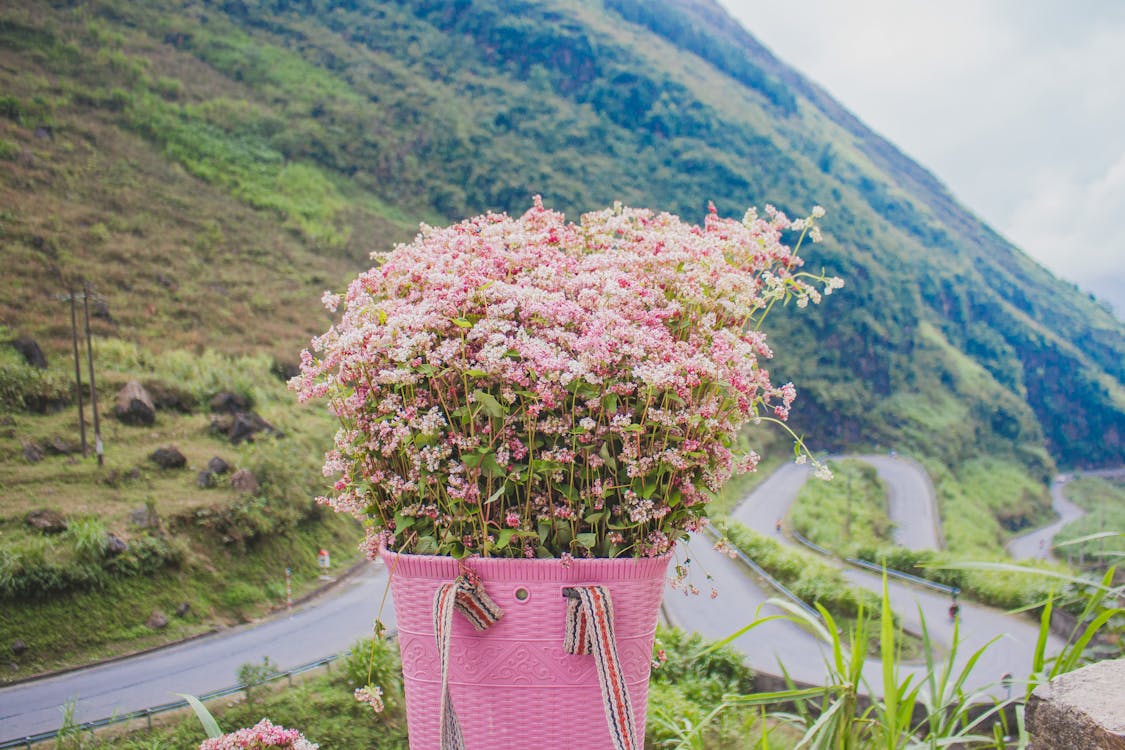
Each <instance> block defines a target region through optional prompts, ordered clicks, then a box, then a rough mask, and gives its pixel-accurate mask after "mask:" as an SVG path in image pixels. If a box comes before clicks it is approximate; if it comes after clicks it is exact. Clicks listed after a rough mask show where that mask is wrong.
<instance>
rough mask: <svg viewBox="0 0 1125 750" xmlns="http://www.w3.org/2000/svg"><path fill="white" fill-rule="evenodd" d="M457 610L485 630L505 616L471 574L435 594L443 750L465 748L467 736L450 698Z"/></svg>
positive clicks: (435, 632) (443, 587) (444, 586)
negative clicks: (450, 674) (450, 662)
mask: <svg viewBox="0 0 1125 750" xmlns="http://www.w3.org/2000/svg"><path fill="white" fill-rule="evenodd" d="M454 610H456V611H458V612H460V613H461V614H462V615H464V616H465V619H467V620H468V621H469V622H471V623H472V624H473V627H474V628H476V629H477V630H486V629H487V628H489V627H490V626H491V625H492V624H493V623H495V622H496V621H497V620H499V619H500V618H501V617H502V616H503V614H504V610H502V609H501V608H500V607H499V606H498V605H497V604H496V602H494V601H492V599H491V598H490V597H489V596H488V594H487V593H486V592H485V590H484V586H482V585H481V582H480V580H479V579H478V578H477V577H476V576H475V575H473V574H472V573H471V572H466V573H463V574H461V575H460V576H458V577H457V580H455V581H454V582H453V583H446V584H443V585H442V586H441V587H440V588H439V589H438V590H437V593H436V594H435V595H434V638H435V640H436V641H437V648H438V655H439V658H440V662H441V719H440V722H441V724H440V727H439V732H440V735H441V750H464V748H465V737H464V736H463V735H462V734H461V724H460V722H458V721H457V712H456V711H454V710H453V699H452V698H451V697H450V695H449V648H450V645H451V640H452V639H451V637H450V635H451V632H452V630H453V612H454Z"/></svg>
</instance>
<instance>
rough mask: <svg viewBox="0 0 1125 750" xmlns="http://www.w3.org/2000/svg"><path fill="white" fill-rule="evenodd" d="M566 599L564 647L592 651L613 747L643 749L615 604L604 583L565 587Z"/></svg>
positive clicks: (581, 651)
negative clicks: (637, 734) (616, 634)
mask: <svg viewBox="0 0 1125 750" xmlns="http://www.w3.org/2000/svg"><path fill="white" fill-rule="evenodd" d="M563 596H565V597H566V598H567V602H566V633H565V635H564V636H563V648H564V649H565V650H566V652H567V653H568V654H592V655H593V656H594V663H595V665H596V666H597V672H598V685H599V686H600V687H601V690H602V703H603V704H604V705H605V718H606V722H607V723H608V724H609V735H610V737H611V738H612V740H613V747H614V750H640V746H639V745H638V744H637V740H636V737H635V729H634V725H633V707H632V705H631V704H630V702H629V691H628V689H627V688H626V686H625V675H624V674H622V672H621V659H620V658H619V657H618V655H617V639H616V638H614V636H613V603H612V602H611V600H610V596H609V590H608V589H606V588H605V587H603V586H572V587H570V588H565V589H563Z"/></svg>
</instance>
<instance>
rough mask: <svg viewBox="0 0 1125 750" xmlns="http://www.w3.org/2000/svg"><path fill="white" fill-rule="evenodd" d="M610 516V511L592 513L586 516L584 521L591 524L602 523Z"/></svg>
mask: <svg viewBox="0 0 1125 750" xmlns="http://www.w3.org/2000/svg"><path fill="white" fill-rule="evenodd" d="M608 516H609V511H608V510H599V511H597V512H595V513H591V514H590V515H588V516H586V517H585V518H583V519H582V520H583V521H585V522H586V523H590V524H594V523H601V522H602V521H604V520H605V519H606V517H608Z"/></svg>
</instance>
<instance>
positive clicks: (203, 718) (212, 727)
mask: <svg viewBox="0 0 1125 750" xmlns="http://www.w3.org/2000/svg"><path fill="white" fill-rule="evenodd" d="M176 695H178V696H180V697H181V698H183V699H184V700H185V701H187V702H188V705H189V706H191V710H192V711H195V717H196V718H197V719H199V723H200V724H202V725H203V731H205V732H207V737H208V738H210V739H215V738H216V737H221V736H222V734H223V730H222V729H219V722H217V721H215V717H214V716H212V715H211V712H210V711H208V710H207V706H204V705H203V703H202V702H200V700H199V699H198V698H196V697H195V696H194V695H188V694H187V693H176Z"/></svg>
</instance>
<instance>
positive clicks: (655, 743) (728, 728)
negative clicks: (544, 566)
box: [58, 628, 795, 750]
mask: <svg viewBox="0 0 1125 750" xmlns="http://www.w3.org/2000/svg"><path fill="white" fill-rule="evenodd" d="M710 647H711V644H709V643H706V642H704V641H703V640H702V639H701V638H700V637H699V636H698V635H689V634H687V633H685V632H683V631H681V630H676V629H668V628H661V629H659V631H658V633H657V641H656V645H655V649H656V653H658V654H661V655H662V658H661V659H659V660H658V663H660V665H659V666H658V667H656V668H655V669H654V670H653V676H652V684H651V688H650V691H649V709H648V716H649V721H648V727H647V730H646V746H647V747H653V748H659V747H674V746H676V745H677V744H679V741H680V739H682V736H683V733H684V727H685V726H687V727H695V726H696V725H698V724H699V723H700V722H703V721H704V720H705V719H706V717H707V716H708V715H709V714H710V713H711V712H713V711H714V710H715V709H716V707H718V706H719V705H721V704H722V702H723V699H724V696H726V695H730V694H749V693H752V692H753V690H754V676H753V673H752V672H751V671H750V670H749V669H748V668H746V667H745V666H744V665H743V664H742V661H741V658H740V657H739V655H738V654H737V653H736V652H734V651H733V650H731V649H729V648H719V649H711V648H710ZM400 674H401V666H400V664H399V659H398V646H397V644H396V643H394V642H392V641H385V640H378V641H374V642H372V641H371V640H364V641H360V642H359V643H357V644H356V645H355V646H353V647H352V649H351V651H350V652H349V653H348V654H346V655H344V656H343V658H342V659H341V660H340V661H338V662H337V663H336V664H335V665H333V667H332V669H331V671H329V672H326V673H319V674H317V675H315V676H312V677H309V678H308V679H304V680H301V681H299V682H298V683H297V684H295V685H293V686H288V687H285V686H282V685H281V684H277V683H275V686H274V687H273V688H272V689H271V688H269V687H268V686H261V687H251V689H250V690H249V691H248V692H247V693H246V695H245V696H243V697H240V698H237V699H220V700H216V701H213V702H211V704H210V705H209V706H208V708H209V710H210V711H212V713H214V715H215V717H216V719H217V720H218V723H219V725H220V727H221V728H222V729H224V730H226V731H232V730H233V729H235V728H238V727H243V726H251V725H253V724H255V723H257V722H258V721H259V720H260V719H261V718H262V717H263V716H268V717H269V719H270V720H271V721H272V722H273V723H274V724H280V725H283V726H286V727H293V728H297V729H300V730H301V731H302V733H303V734H304V735H305V736H306V737H307V738H308V739H309V740H310V741H312V742H316V743H319V744H320V747H321V748H324V750H329V749H330V748H346V749H347V750H363V749H364V748H372V749H374V748H378V750H394V749H397V748H402V749H403V750H405V748H406V747H407V736H406V715H405V703H404V699H403V694H402V684H401V677H400ZM233 681H234V680H233V676H232V682H233ZM369 683H370V684H373V685H376V686H378V687H380V688H381V689H382V690H383V700H384V704H385V708H384V710H383V711H382V712H380V713H374V712H373V711H372V709H371V708H370V707H368V706H366V705H364V704H360V703H358V702H356V700H355V698H354V697H353V691H354V690H355V689H356V688H357V687H362V686H364V685H367V684H369ZM160 723H161V726H159V727H158V728H156V729H154V730H151V731H149V730H140V731H128V730H124V729H117V730H111V731H107V732H102V733H99V734H98V735H97V736H94V737H82V736H80V735H79V734H78V733H76V732H74V731H73V730H70V731H67V730H64V731H63V733H62V736H61V739H60V741H59V743H58V747H61V748H79V747H81V748H84V749H85V750H102V749H103V748H111V747H112V748H118V749H119V750H196V748H198V747H199V743H200V742H201V741H202V739H203V738H204V736H205V735H204V732H203V729H202V727H201V726H200V723H199V721H197V720H196V718H195V717H193V716H191V715H190V714H187V715H185V714H184V712H181V713H180V714H178V715H176V716H170V717H168V718H166V719H164V720H162V721H161V722H160ZM774 724H776V722H771V723H770V724H765V723H763V722H762V721H761V718H760V716H759V713H758V711H757V710H756V709H746V710H733V711H731V710H728V711H725V712H724V716H723V717H722V718H721V719H720V720H717V721H710V722H707V725H706V727H705V728H703V729H702V730H701V731H700V733H699V734H700V740H701V741H703V742H705V743H706V744H705V746H706V747H707V748H709V749H714V750H735V749H736V748H745V747H749V746H750V743H752V742H754V741H756V740H757V738H760V737H761V736H762V735H763V734H764V733H768V734H769V736H770V737H771V744H770V746H771V747H775V748H789V747H792V746H793V742H792V741H791V740H792V738H793V737H794V736H795V734H794V733H793V732H789V731H786V730H785V729H778V728H777V727H776V726H773V725H774ZM763 728H765V732H763Z"/></svg>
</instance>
